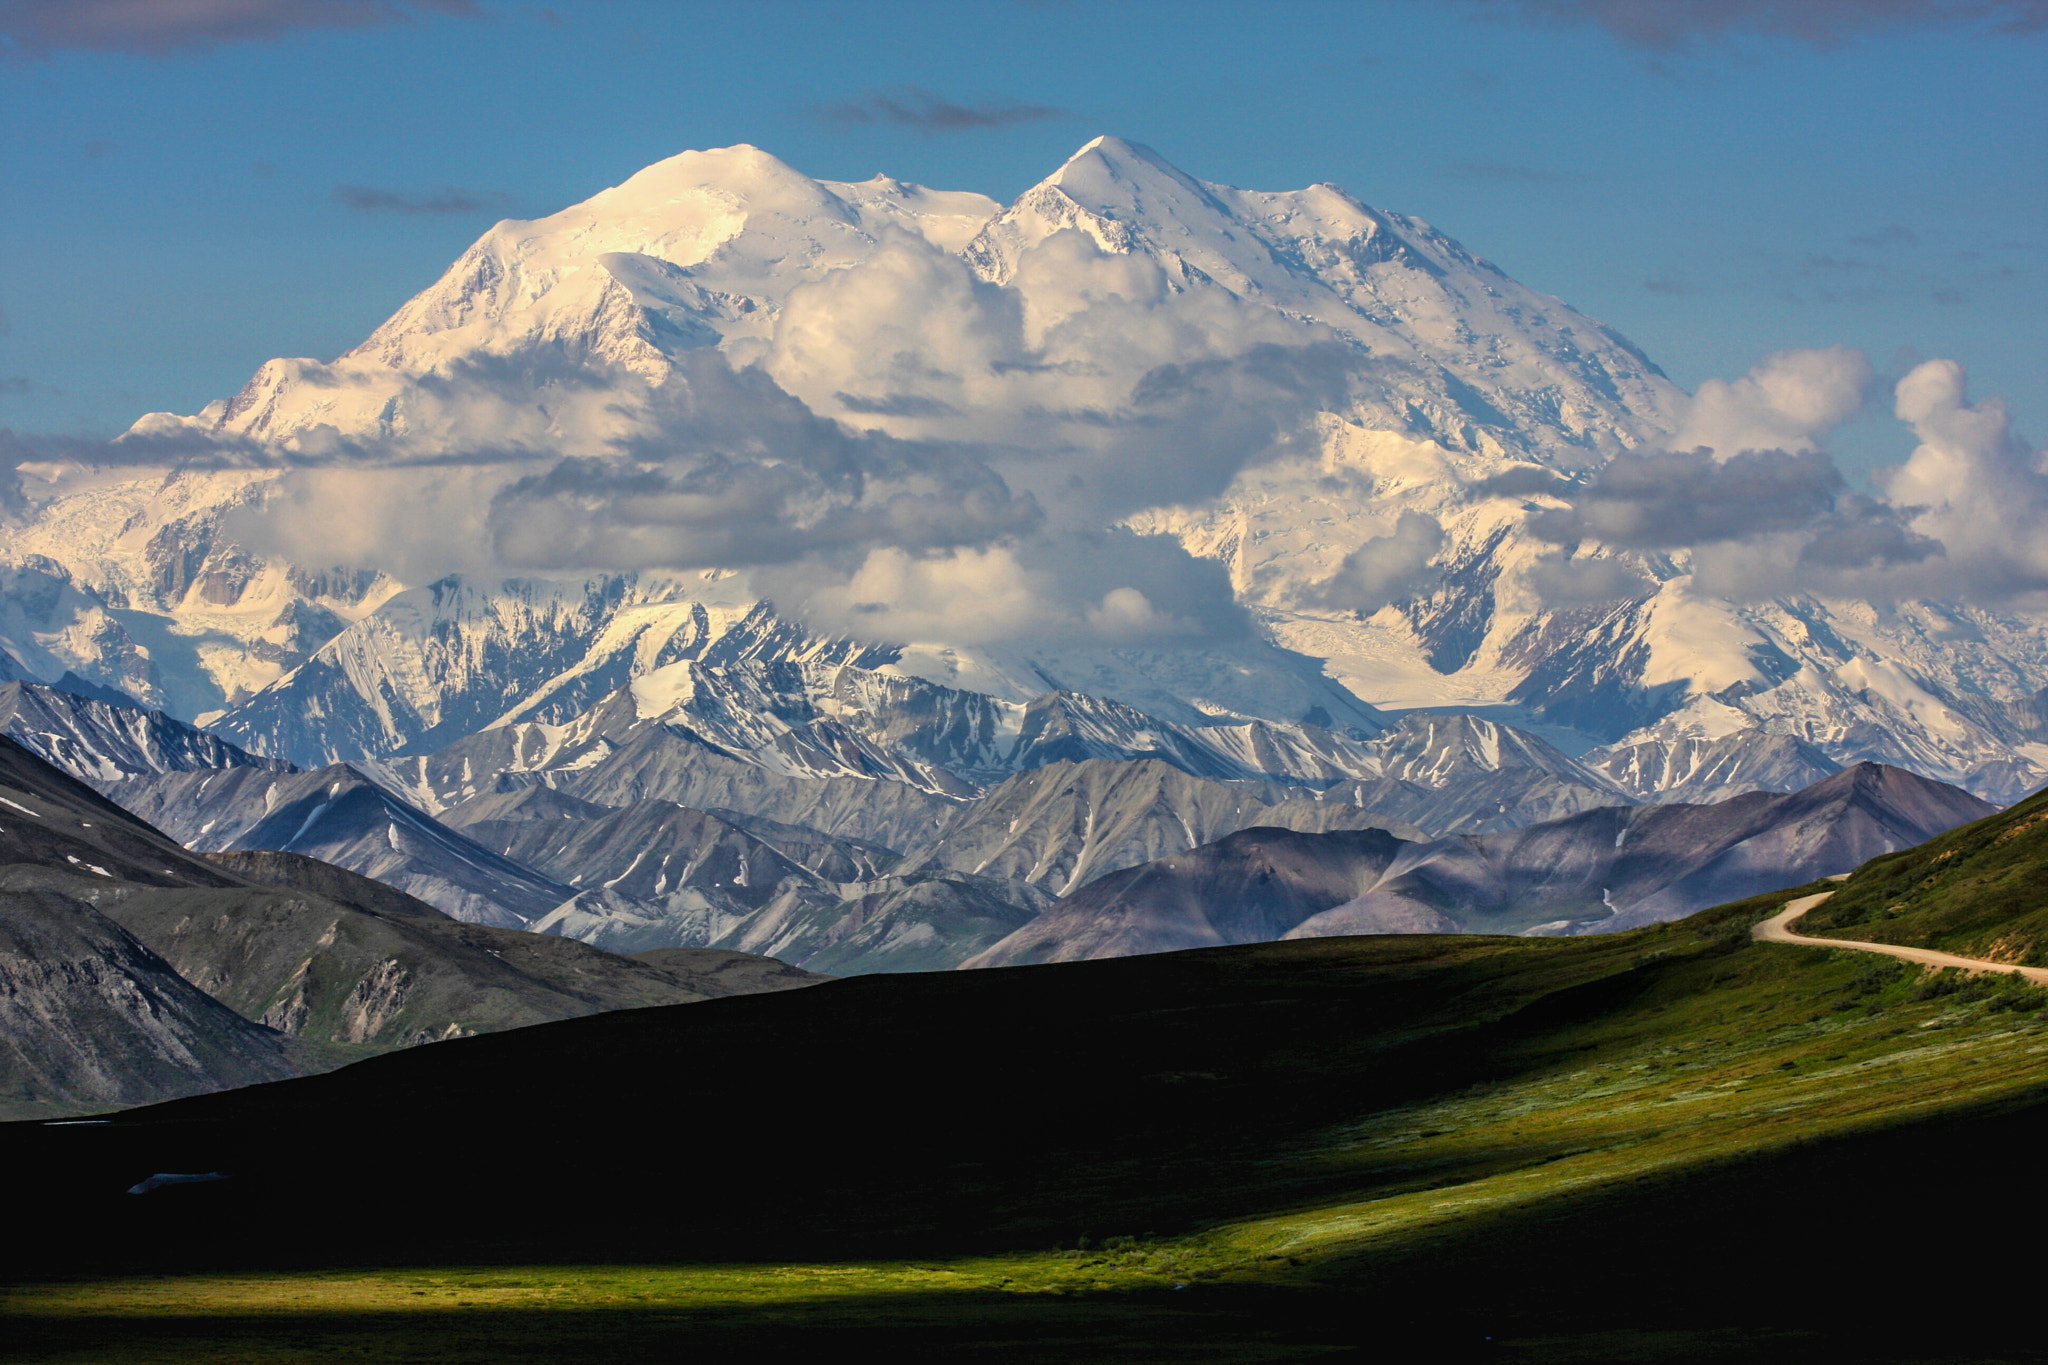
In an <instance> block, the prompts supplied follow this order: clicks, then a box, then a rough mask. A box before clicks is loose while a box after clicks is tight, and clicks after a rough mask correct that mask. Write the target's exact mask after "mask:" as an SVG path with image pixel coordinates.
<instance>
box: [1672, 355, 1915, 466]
mask: <svg viewBox="0 0 2048 1365" xmlns="http://www.w3.org/2000/svg"><path fill="white" fill-rule="evenodd" d="M1873 378H1874V374H1873V372H1872V370H1871V368H1870V359H1869V357H1868V356H1866V355H1864V354H1863V352H1861V351H1858V350H1855V349H1852V348H1851V347H1848V346H1830V347H1827V348H1825V349H1821V350H1797V351H1779V352H1776V353H1775V354H1773V355H1770V356H1768V357H1766V358H1765V360H1764V362H1763V363H1762V364H1761V365H1758V366H1756V367H1755V368H1753V369H1751V370H1750V372H1749V373H1748V374H1746V375H1744V376H1743V377H1742V378H1740V379H1736V380H1722V379H1709V380H1707V381H1706V382H1705V383H1703V384H1701V385H1700V387H1699V391H1698V392H1697V393H1695V394H1694V395H1693V397H1692V402H1691V403H1690V405H1688V407H1687V409H1686V412H1685V417H1684V420H1683V421H1682V423H1681V424H1680V426H1679V429H1678V432H1677V434H1676V435H1675V436H1674V437H1673V438H1672V442H1671V444H1672V446H1673V447H1674V448H1676V449H1680V450H1686V449H1691V448H1693V447H1697V446H1704V447H1706V448H1707V449H1709V450H1714V451H1718V452H1720V453H1721V454H1723V455H1733V454H1735V453H1736V452H1738V451H1743V450H1792V451H1805V450H1813V449H1815V448H1816V447H1817V445H1818V444H1819V443H1820V441H1821V439H1822V438H1823V437H1824V436H1826V435H1827V433H1828V432H1830V431H1832V430H1833V429H1834V428H1835V427H1837V426H1840V425H1841V424H1842V423H1843V422H1845V421H1847V420H1848V419H1849V418H1851V417H1853V416H1855V415H1856V413H1857V412H1859V411H1860V410H1861V409H1862V407H1863V402H1864V395H1865V393H1866V392H1867V391H1868V389H1869V388H1870V385H1871V383H1872V380H1873Z"/></svg>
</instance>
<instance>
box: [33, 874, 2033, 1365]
mask: <svg viewBox="0 0 2048 1365" xmlns="http://www.w3.org/2000/svg"><path fill="white" fill-rule="evenodd" d="M1792 894H1796V893H1793V892H1787V893H1782V894H1779V895H1776V896H1772V897H1767V898H1759V899H1758V900H1755V901H1751V902H1744V903H1741V904H1739V905H1736V906H1731V907H1724V908H1723V909H1721V910H1717V911H1710V912H1707V913H1706V914H1704V915H1701V916H1697V917H1695V918H1693V919H1691V920H1688V921H1684V922H1681V923H1678V924H1672V925H1663V926H1657V927H1655V928H1652V929H1648V930H1643V931H1638V932H1636V933H1632V934H1627V935H1617V936H1614V937H1611V938H1605V939H1601V938H1594V939H1580V940H1540V941H1522V940H1503V939H1472V938H1407V939H1354V940H1314V941H1309V942H1301V943H1285V944H1272V945H1260V946H1258V947H1254V948H1245V949H1225V950H1216V951H1210V952H1199V953H1187V954H1174V955H1170V956H1165V957H1159V958H1150V959H1133V960H1128V961H1123V962H1104V963H1083V964H1074V965H1072V966H1062V967H1045V968H1026V969H1020V970H1017V971H1008V972H996V973H973V974H945V975H940V976H931V977H907V978H895V979H890V980H876V979H864V980H856V981H846V982H838V983H833V984H830V985H826V986H821V987H817V988H813V989H811V990H807V991H803V992H796V993H794V994H792V995H789V996H783V997H779V998H775V999H763V1000H738V1001H729V1002H719V1003H715V1004H710V1005H694V1006H691V1007H689V1009H688V1010H686V1011H640V1012H635V1013H629V1014H616V1015H609V1016H603V1017H601V1018H597V1019H591V1020H581V1021H574V1022H571V1023H568V1024H561V1025H551V1026H547V1027H545V1028H542V1029H534V1030H526V1031H523V1032H521V1033H519V1034H513V1035H499V1036H497V1037H495V1038H484V1039H476V1040H468V1041H464V1042H460V1043H451V1044H441V1045H437V1046H436V1047H433V1048H428V1049H422V1050H419V1051H416V1052H413V1053H407V1054H401V1055H399V1056H396V1057H392V1058H387V1059H383V1060H380V1061H378V1062H373V1063H369V1064H366V1065H364V1066H360V1067H356V1068H351V1069H350V1070H349V1071H348V1072H345V1073H340V1074H338V1075H336V1076H332V1077H325V1078H319V1079H316V1080H312V1081H302V1082H291V1083H287V1084H285V1085H281V1086H272V1087H263V1088H259V1089H255V1090H249V1091H243V1092H236V1093H233V1094H229V1095H220V1096H212V1097H206V1098H205V1099H202V1100H197V1101H186V1102H182V1103H180V1104H178V1105H173V1106H165V1107H162V1108H160V1109H157V1110H152V1111H139V1112H137V1113H135V1114H131V1115H128V1116H124V1117H123V1119H122V1120H121V1121H120V1122H117V1123H116V1124H113V1125H109V1126H108V1127H107V1128H102V1129H75V1128H74V1129H60V1130H48V1129H41V1130H38V1129H0V1160H5V1161H6V1162H7V1163H8V1165H9V1167H10V1168H12V1169H21V1168H22V1165H23V1164H24V1163H33V1165H34V1167H35V1168H36V1169H39V1170H43V1171H45V1172H47V1173H49V1186H48V1189H49V1191H50V1192H51V1193H53V1194H54V1195H55V1196H56V1197H58V1198H61V1199H62V1200H63V1201H64V1204H65V1208H66V1211H67V1214H68V1217H69V1222H68V1223H66V1224H64V1225H63V1226H71V1227H89V1228H90V1229H91V1231H90V1234H89V1235H87V1236H82V1237H79V1238H77V1239H75V1240H73V1241H71V1242H70V1243H69V1244H68V1245H64V1244H62V1239H61V1238H57V1239H55V1240H54V1241H53V1238H52V1237H51V1236H44V1237H40V1238H38V1239H37V1240H36V1243H35V1251H34V1255H33V1257H32V1260H31V1263H30V1264H27V1265H24V1266H23V1267H22V1268H21V1270H20V1271H18V1272H17V1277H16V1287H15V1288H14V1289H13V1290H11V1291H9V1293H8V1295H7V1297H6V1299H5V1302H4V1305H0V1307H4V1309H5V1311H7V1312H8V1313H9V1314H10V1315H12V1321H11V1322H10V1323H9V1324H8V1328H7V1332H6V1333H5V1334H0V1341H5V1342H8V1343H11V1345H0V1356H5V1357H6V1358H9V1359H24V1360H28V1359H36V1360H80V1361H84V1360H92V1361H145V1360H166V1361H171V1360H177V1361H182V1360H192V1359H207V1360H249V1361H258V1360H262V1361H270V1360H323V1361H324V1360H330V1359H333V1360H339V1359H349V1360H371V1361H386V1360H388V1361H397V1360H441V1359H478V1360H485V1359H488V1360H493V1361H526V1360H535V1361H538V1360H555V1359H582V1358H600V1359H602V1358H614V1357H618V1356H625V1355H632V1356H636V1357H638V1356H643V1355H644V1356H647V1357H649V1358H652V1357H653V1356H655V1355H657V1354H659V1353H662V1352H674V1351H676V1350H680V1349H684V1348H688V1349H691V1350H693V1351H703V1352H706V1353H707V1354H706V1355H705V1356H704V1358H707V1359H714V1358H718V1356H719V1354H720V1353H721V1352H733V1353H737V1352H745V1353H747V1354H750V1355H754V1356H759V1355H762V1354H773V1353H774V1352H776V1351H777V1350H780V1349H788V1350H789V1351H791V1352H794V1353H798V1354H803V1353H807V1352H812V1351H815V1350H816V1349H818V1348H819V1346H820V1343H821V1342H826V1341H829V1342H830V1344H831V1345H833V1346H834V1347H835V1348H839V1347H843V1346H844V1345H845V1344H846V1343H847V1342H849V1341H853V1342H856V1343H864V1344H867V1345H870V1346H873V1345H878V1344H879V1345H883V1346H885V1347H886V1348H887V1349H888V1350H890V1351H891V1352H893V1353H895V1354H897V1355H908V1356H915V1355H920V1354H928V1355H953V1354H958V1355H962V1356H968V1357H971V1356H972V1355H974V1354H975V1353H977V1352H987V1353H990V1354H998V1355H1001V1356H1003V1357H1004V1358H1027V1359H1046V1360H1059V1359H1085V1358H1107V1357H1110V1356H1115V1357H1116V1358H1120V1359H1122V1358H1130V1359H1174V1360H1183V1359H1217V1360H1262V1359H1309V1358H1320V1357H1321V1356H1323V1355H1324V1354H1327V1353H1334V1352H1340V1351H1346V1350H1349V1349H1351V1348H1354V1347H1356V1346H1358V1345H1361V1344H1370V1345H1372V1346H1374V1347H1376V1348H1383V1349H1385V1350H1388V1351H1390V1352H1392V1353H1393V1355H1394V1356H1395V1357H1396V1358H1398V1357H1399V1356H1401V1355H1402V1354H1404V1353H1408V1352H1421V1353H1426V1354H1428V1355H1429V1356H1431V1357H1433V1358H1437V1357H1441V1358H1450V1359H1462V1358H1466V1357H1467V1356H1468V1355H1469V1356H1475V1357H1476V1356H1481V1355H1483V1356H1484V1358H1487V1359H1511V1360H1567V1359H1569V1360H1608V1359H1645V1360H1647V1359H1692V1358H1698V1357H1699V1356H1701V1355H1703V1354H1714V1355H1720V1356H1725V1357H1731V1358H1733V1357H1739V1358H1744V1359H1785V1360H1799V1359H1807V1358H1813V1356H1814V1354H1815V1353H1816V1352H1817V1351H1821V1350H1824V1349H1829V1350H1832V1349H1842V1348H1844V1347H1845V1343H1846V1348H1847V1349H1853V1350H1855V1351H1856V1352H1857V1353H1858V1354H1860V1355H1861V1356H1862V1357H1863V1358H1866V1359H1884V1360H1891V1359H1898V1360H1905V1359H1929V1360H1933V1359H1942V1360H1947V1359H1956V1360H1966V1359H1982V1358H1996V1359H2002V1360H2016V1359H2033V1358H2039V1356H2038V1353H2036V1354H2031V1355H2030V1354H2029V1352H2030V1351H2033V1350H2034V1348H2033V1347H2032V1346H2031V1345H2030V1344H2029V1341H2030V1336H2029V1335H2028V1331H2027V1327H2028V1325H2027V1324H2024V1323H2014V1322H2009V1321H2008V1320H2007V1319H2006V1318H2005V1317H2004V1316H2003V1315H2002V1313H2001V1311H2000V1310H2001V1308H2002V1307H2003V1308H2012V1307H2015V1306H2017V1307H2018V1308H2021V1309H2028V1308H2030V1306H2031V1304H2032V1301H2033V1295H2032V1292H2031V1290H2030V1289H2029V1288H2027V1286H2028V1285H2031V1284H2032V1279H2031V1278H2026V1279H2024V1280H2013V1281H2012V1282H2010V1283H2008V1282H2007V1280H2006V1279H2004V1278H2001V1277H2002V1276H2004V1275H2005V1274H2006V1272H2007V1271H2010V1270H2022V1271H2025V1272H2026V1275H2027V1276H2028V1277H2031V1274H2032V1262H2031V1259H2030V1257H2029V1255H2028V1253H2025V1252H2024V1251H2022V1252H2021V1253H2019V1255H2020V1257H2021V1259H2019V1260H2007V1259H2005V1258H2006V1257H2009V1256H2011V1255H2013V1254H2014V1253H2011V1252H2002V1251H1999V1250H1998V1249H1997V1248H1998V1247H2000V1246H2002V1245H2005V1244H2006V1239H2005V1238H2004V1237H2003V1236H1994V1235H1993V1232H1994V1230H1995V1229H1998V1228H2005V1229H2006V1230H2007V1231H2012V1230H2015V1229H2016V1228H2018V1227H2019V1226H2020V1222H2019V1220H2020V1217H2021V1215H2020V1212H2019V1210H2020V1209H2021V1208H2022V1207H2023V1202H2022V1200H2021V1195H2022V1194H2023V1192H2024V1191H2025V1190H2026V1189H2028V1188H2031V1185H2032V1183H2033V1179H2034V1177H2033V1173H2032V1172H2033V1170H2034V1167H2035V1162H2036V1157H2035V1154H2036V1153H2037V1152H2038V1150H2039V1148H2040V1145H2041V1143H2042V1141H2043V1139H2044V1137H2048V1099H2044V1091H2048V1072H2044V1068H2043V1066H2042V1059H2043V1057H2044V1055H2048V1013H2044V1011H2042V1010H2041V1009H2040V1008H2039V1005H2040V1004H2041V1002H2042V1000H2044V999H2048V992H2033V991H2029V992H2024V993H2020V994H2014V993H2013V992H2011V991H2010V990H2009V989H2007V988H2005V987H2003V986H2002V985H1992V984H1988V983H1987V984H1986V985H1985V986H1984V987H1981V988H1971V989H1966V990H1962V991H1957V992H1952V993H1949V994H1944V995H1940V996H1926V995H1925V994H1924V993H1923V992H1921V991H1919V990H1916V988H1915V979H1916V978H1915V974H1914V973H1913V972H1912V971H1910V970H1909V969H1906V968H1903V967H1899V968H1894V967H1892V966H1891V965H1890V964H1884V963H1872V962H1871V961H1870V959H1868V958H1867V956H1864V955H1859V954H1850V953H1829V952H1826V951H1824V950H1815V949H1804V948H1796V947H1789V946H1778V945H1756V944H1751V943H1749V941H1748V939H1747V930H1748V926H1749V925H1750V924H1751V923H1753V922H1754V921H1755V920H1756V919H1758V918H1761V917H1762V916H1763V915H1765V914H1767V913H1769V912H1770V911H1772V910H1775V909H1776V908H1777V907H1778V906H1779V905H1781V904H1782V903H1783V901H1784V900H1785V899H1787V898H1789V896H1790V895H1792ZM778 1061H779V1063H780V1066H779V1070H778V1069H777V1063H778ZM372 1135H376V1136H375V1137H373V1136H372ZM212 1163H217V1164H220V1165H222V1166H225V1167H227V1168H229V1169H233V1170H236V1171H237V1172H238V1173H239V1175H238V1180H237V1181H233V1182H224V1183H222V1184H219V1185H210V1186H192V1187H186V1188H184V1189H178V1190H171V1191H165V1192H161V1193H160V1194H158V1195H152V1196H148V1198H147V1199H146V1200H142V1199H128V1200H126V1201H125V1202H124V1197H120V1196H114V1195H111V1194H110V1193H108V1191H110V1190H111V1189H112V1188H114V1187H115V1186H116V1185H117V1184H121V1183H125V1182H126V1181H127V1180H129V1179H132V1178H134V1176H135V1173H137V1172H146V1171H148V1170H150V1169H208V1168H211V1164H212ZM1951 1195H1954V1196H1958V1197H1960V1198H1961V1199H1962V1200H1964V1201H1968V1207H1967V1208H1966V1209H1953V1210H1952V1209H1950V1208H1949V1207H1947V1206H1946V1205H1945V1203H1944V1199H1945V1198H1946V1197H1948V1196H1951ZM1987 1206H1988V1208H1987ZM2003 1208H2010V1209H2012V1210H2013V1211H2014V1212H2013V1213H2012V1214H2011V1215H2010V1216H2007V1215H2005V1214H2003V1213H2001V1212H1999V1210H2000V1209H2003ZM45 1226H46V1227H50V1228H56V1227H58V1226H60V1225H59V1224H55V1223H52V1224H47V1225H45ZM281 1229H288V1231H281ZM307 1229H314V1230H316V1232H315V1235H314V1237H313V1238H312V1239H311V1240H310V1245H309V1241H308V1238H307V1236H306V1230H307ZM1084 1243H1085V1245H1084ZM16 1246H17V1249H19V1247H20V1244H19V1243H17V1244H16ZM335 1267H341V1268H335ZM167 1270H168V1271H176V1272H177V1273H176V1274H175V1275H174V1276H171V1277H169V1278H165V1277H163V1276H162V1274H161V1272H164V1271H167ZM1176 1284H1182V1285H1186V1286H1188V1287H1187V1288H1185V1289H1176V1288H1174V1287H1173V1286H1174V1285H1176ZM1859 1306H1861V1307H1862V1308H1863V1309H1864V1310H1866V1311H1867V1313H1868V1314H1869V1316H1868V1317H1867V1318H1862V1319H1859V1318H1858V1317H1857V1315H1856V1312H1855V1310H1856V1309H1857V1308H1858V1307H1859ZM1951 1306H1960V1307H1961V1308H1963V1309H1965V1310H1966V1311H1967V1312H1968V1313H1969V1314H1970V1315H1971V1316H1970V1318H1969V1321H1968V1326H1967V1329H1966V1330H1957V1329H1956V1328H1955V1327H1953V1326H1949V1327H1944V1326H1942V1325H1941V1323H1940V1320H1939V1317H1938V1310H1940V1309H1943V1308H1945V1307H1951ZM1859 1324H1860V1325H1859ZM1916 1324H1917V1326H1918V1327H1924V1328H1925V1329H1926V1330H1925V1331H1924V1332H1923V1331H1919V1330H1917V1328H1916ZM1866 1328H1869V1329H1871V1330H1868V1331H1866ZM1489 1339H1490V1340H1489Z"/></svg>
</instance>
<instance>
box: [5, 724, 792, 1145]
mask: <svg viewBox="0 0 2048 1365" xmlns="http://www.w3.org/2000/svg"><path fill="white" fill-rule="evenodd" d="M261 771H262V770H260V769H249V768H232V769H226V770H221V771H218V772H216V773H214V774H212V776H213V777H215V778H228V777H232V776H234V775H237V774H244V775H248V774H258V773H261ZM267 775H269V776H277V775H276V774H267ZM179 776H185V777H193V776H198V777H199V778H200V780H204V775H193V774H181V775H179ZM114 785H116V786H118V785H119V784H114ZM0 811H5V812H6V814H5V816H4V818H0V1112H4V1113H6V1114H7V1115H8V1116H32V1115H38V1114H43V1115H46V1114H50V1113H53V1112H63V1111H65V1110H67V1109H77V1108H81V1107H83V1108H91V1107H105V1106H108V1105H127V1104H139V1103H148V1102H151V1101H153V1100H157V1099H163V1098H169V1097H172V1096H176V1095H182V1094H191V1093H197V1092H199V1091H202V1090H207V1089H213V1088H217V1087H220V1086H231V1085H245V1084H251V1083H254V1082H256V1081H262V1080H271V1079H278V1078H280V1077H283V1076H287V1075H292V1074H298V1073H301V1072H303V1071H306V1070H308V1069H320V1068H322V1067H326V1066H332V1065H335V1064H336V1063H337V1062H339V1061H343V1060H347V1059H348V1058H350V1057H352V1056H359V1055H361V1054H362V1052H363V1051H364V1050H382V1049H388V1048H393V1047H403V1046H408V1045H410V1044H414V1043H418V1042H425V1041H432V1040H436V1039H441V1038H450V1037H456V1036H461V1035H464V1034H469V1033H478V1032H489V1031H492V1030H496V1029H504V1028H515V1027H521V1026H524V1025H527V1024H535V1023H543V1022H546V1021H549V1020H554V1019H563V1018H569V1017H573V1016H576V1015H582V1014H590V1013H596V1012H599V1011H602V1010H608V1009H621V1008H638V1007H644V1006H649V1005H663V1004H675V1003H685V1002H691V1001H698V1000H706V999H712V998H717V997H721V996H726V995H731V994H735V993H744V992H749V991H756V990H780V989H787V988H789V987H792V986H799V985H807V984H810V983H811V982H813V981H815V980H817V979H818V978H817V977H815V976H812V975H809V974H806V973H804V972H801V971H798V970H796V969H794V968H790V967H787V966H785V965H784V964H782V963H778V962H772V961H768V960H765V959H760V958H755V957H751V956H748V955H745V954H735V953H704V954H700V955H698V956H695V957H692V956H690V955H687V954H686V955H684V956H682V957H679V958H670V959H667V960H662V961H655V962H640V961H635V960H633V959H630V958H623V957H619V956H615V955H613V954H611V953H606V952H602V951H600V950H598V949H595V948H591V947H589V946H587V945H585V944H582V943H576V942H572V941H569V940H565V939H560V938H549V937H543V936H539V935H534V934H528V933H522V932H517V931H513V930H507V929H496V928H490V927H486V926H482V925H473V924H463V923H459V922H457V921H455V920H452V919H450V918H448V917H447V916H445V915H443V914H442V913H441V912H440V911H438V910H436V909H434V908H433V907H432V906H429V905H427V904H425V903H424V902H422V901H419V900H416V899H414V898H412V897H410V896H408V895H406V894H404V893H403V892H402V891H399V890H397V889H396V888H394V887H392V886H389V885H386V884H384V883H382V882H378V881H373V880H370V879H368V878H366V877H362V876H358V875H356V874H354V873H351V872H348V871H345V870H343V869H342V868H339V867H335V866H332V865H330V864H327V863H323V862H318V861H315V860H313V859H310V858H306V857H303V856H300V855H298V854H294V853H289V852H278V851H262V852H232V853H222V854H217V855H212V856H208V857H198V856H195V855H193V854H191V853H189V852H187V851H186V850H184V849H182V848H180V847H178V845H176V844H175V843H173V842H172V841H171V840H170V839H168V838H166V837H165V836H164V835H163V834H161V833H160V832H159V831H157V830H155V829H153V828H151V827H150V826H148V825H146V824H144V823H142V822H141V821H140V820H138V819H136V818H135V817H134V816H133V815H132V814H130V813H128V812H127V811H124V810H122V809H121V808H119V807H117V806H114V805H113V804H111V803H110V802H108V801H107V800H106V799H104V798H102V797H101V796H99V795H98V794H97V793H95V792H93V791H92V790H90V789H89V788H87V787H85V786H84V785H83V784H81V783H79V782H78V781H76V780H75V779H73V778H72V777H70V776H69V775H67V774H65V773H62V772H60V771H58V770H57V769H56V768H54V767H52V766H51V765H49V764H48V763H46V762H44V761H43V760H41V759H40V758H38V757H37V756H35V755H34V754H31V753H29V752H28V751H27V750H25V749H23V748H21V747H20V746H19V745H16V744H15V743H13V741H11V740H6V739H0ZM261 823H262V822H261V821H260V820H259V821H258V822H257V824H258V826H259V827H260V825H261ZM477 852H478V853H481V852H482V850H477Z"/></svg>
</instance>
